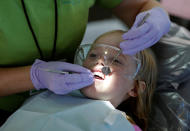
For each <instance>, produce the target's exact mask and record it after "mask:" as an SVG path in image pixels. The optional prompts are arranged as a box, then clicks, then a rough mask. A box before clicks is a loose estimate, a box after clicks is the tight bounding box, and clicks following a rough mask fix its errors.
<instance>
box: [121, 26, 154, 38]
mask: <svg viewBox="0 0 190 131" xmlns="http://www.w3.org/2000/svg"><path fill="white" fill-rule="evenodd" d="M150 29H151V25H150V24H148V23H144V24H143V25H142V26H140V27H137V28H133V29H130V30H129V31H128V32H126V33H124V34H123V35H122V38H123V39H124V40H132V39H135V38H138V37H141V36H142V35H144V34H146V33H147V32H148V31H149V30H150Z"/></svg>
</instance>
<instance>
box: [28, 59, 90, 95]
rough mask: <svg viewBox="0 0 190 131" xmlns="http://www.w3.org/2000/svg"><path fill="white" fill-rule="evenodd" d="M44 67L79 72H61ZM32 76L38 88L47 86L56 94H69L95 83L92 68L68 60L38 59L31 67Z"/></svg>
mask: <svg viewBox="0 0 190 131" xmlns="http://www.w3.org/2000/svg"><path fill="white" fill-rule="evenodd" d="M44 69H45V70H46V69H49V70H54V71H72V72H77V73H72V74H59V73H54V72H48V71H45V70H44ZM30 76H31V80H32V83H33V85H34V87H35V88H36V89H37V90H39V89H46V88H47V89H49V90H51V91H52V92H54V93H55V94H67V93H69V92H71V91H73V90H76V89H80V88H83V87H86V86H88V85H91V84H92V83H93V75H92V73H91V72H90V70H88V69H86V68H84V67H82V66H79V65H75V64H70V63H66V62H55V61H54V62H53V61H52V62H44V61H41V60H38V59H37V60H36V61H35V62H34V64H33V65H32V67H31V70H30Z"/></svg>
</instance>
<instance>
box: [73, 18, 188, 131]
mask: <svg viewBox="0 0 190 131" xmlns="http://www.w3.org/2000/svg"><path fill="white" fill-rule="evenodd" d="M114 29H122V30H127V28H126V27H125V26H124V24H122V23H121V22H120V21H118V20H117V19H110V20H104V21H95V22H90V23H89V24H88V26H87V30H86V33H85V36H84V39H83V41H82V44H86V43H92V42H93V41H94V40H95V38H96V37H97V36H99V35H100V34H102V33H104V32H107V31H109V30H114ZM152 50H153V51H154V53H155V56H156V59H157V65H158V83H157V88H156V90H155V95H154V98H153V105H152V112H151V113H150V122H149V127H148V130H149V131H190V32H189V31H188V30H187V29H186V28H184V27H182V26H179V25H177V24H175V23H172V25H171V29H170V31H169V33H168V34H167V35H165V36H164V37H163V38H162V39H161V40H160V41H159V42H158V43H157V44H155V45H154V46H153V47H152ZM75 62H76V63H79V62H77V61H75Z"/></svg>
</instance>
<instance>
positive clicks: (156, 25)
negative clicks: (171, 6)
mask: <svg viewBox="0 0 190 131" xmlns="http://www.w3.org/2000/svg"><path fill="white" fill-rule="evenodd" d="M147 13H149V14H150V16H149V17H148V18H147V19H146V21H145V23H144V24H143V25H141V26H139V23H141V21H142V19H143V18H144V16H145V15H146V14H147ZM170 25H171V22H170V19H169V17H168V15H167V13H166V12H165V11H164V10H163V9H162V8H160V7H156V8H153V9H151V10H149V11H145V12H142V13H140V14H138V15H137V17H136V20H135V22H134V24H133V26H132V28H131V29H130V30H129V31H128V32H126V33H125V34H123V36H122V37H123V39H124V41H123V42H121V43H120V48H121V49H122V53H123V54H128V55H134V54H136V53H137V52H139V51H141V50H144V49H146V48H148V47H150V46H152V45H153V44H155V43H156V42H158V41H159V40H160V38H161V37H162V36H163V35H164V34H166V33H167V32H168V31H169V29H170Z"/></svg>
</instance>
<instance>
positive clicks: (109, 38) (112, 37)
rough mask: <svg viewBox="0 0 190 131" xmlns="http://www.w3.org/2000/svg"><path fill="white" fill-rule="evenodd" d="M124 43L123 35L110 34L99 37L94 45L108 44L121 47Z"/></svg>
mask: <svg viewBox="0 0 190 131" xmlns="http://www.w3.org/2000/svg"><path fill="white" fill-rule="evenodd" d="M122 41H123V39H122V34H121V33H110V34H105V35H103V36H101V37H99V38H98V39H97V40H96V41H95V42H94V43H93V44H94V45H97V44H102V43H104V44H107V45H111V46H115V47H119V45H120V43H121V42H122Z"/></svg>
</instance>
